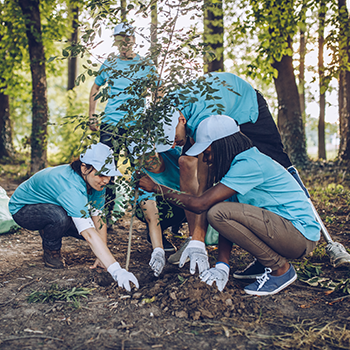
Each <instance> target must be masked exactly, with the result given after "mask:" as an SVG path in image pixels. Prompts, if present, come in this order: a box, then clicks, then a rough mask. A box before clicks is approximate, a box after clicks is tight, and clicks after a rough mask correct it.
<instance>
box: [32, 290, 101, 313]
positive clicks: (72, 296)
mask: <svg viewBox="0 0 350 350" xmlns="http://www.w3.org/2000/svg"><path fill="white" fill-rule="evenodd" d="M93 290H94V288H83V287H78V288H77V287H73V288H71V289H70V288H66V289H65V288H61V289H59V288H58V285H57V284H53V285H52V286H51V287H50V288H49V289H48V290H46V291H33V292H32V293H31V294H30V295H28V297H27V301H28V303H53V302H55V301H65V302H67V303H72V304H73V307H75V308H79V307H80V300H81V299H82V298H84V299H86V298H87V297H88V295H91V293H92V291H93Z"/></svg>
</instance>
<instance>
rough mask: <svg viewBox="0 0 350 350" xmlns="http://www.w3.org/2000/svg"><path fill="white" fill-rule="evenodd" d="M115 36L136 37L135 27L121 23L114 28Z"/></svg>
mask: <svg viewBox="0 0 350 350" xmlns="http://www.w3.org/2000/svg"><path fill="white" fill-rule="evenodd" d="M113 35H126V36H133V35H134V27H133V26H131V25H130V24H128V23H124V22H123V23H119V24H117V25H116V26H115V27H114V31H113Z"/></svg>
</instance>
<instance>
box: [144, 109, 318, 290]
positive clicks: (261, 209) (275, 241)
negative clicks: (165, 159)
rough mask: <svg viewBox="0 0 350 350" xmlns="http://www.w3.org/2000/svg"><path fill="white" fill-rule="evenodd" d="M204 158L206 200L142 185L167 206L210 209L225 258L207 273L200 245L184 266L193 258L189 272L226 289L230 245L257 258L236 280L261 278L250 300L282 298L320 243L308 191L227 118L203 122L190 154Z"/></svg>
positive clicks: (190, 247)
mask: <svg viewBox="0 0 350 350" xmlns="http://www.w3.org/2000/svg"><path fill="white" fill-rule="evenodd" d="M200 153H203V161H204V162H206V163H207V164H208V165H209V169H210V173H209V179H210V180H209V181H210V186H212V187H210V188H209V189H208V190H207V191H206V192H204V194H203V195H201V196H200V197H196V196H191V195H187V194H180V193H173V192H174V191H172V192H170V191H168V190H167V189H166V188H164V187H162V186H159V185H157V184H155V183H153V182H152V181H151V179H150V178H148V177H143V178H141V179H140V187H141V188H144V189H145V190H147V191H153V192H156V193H163V195H164V197H165V198H166V199H167V200H172V201H173V202H174V203H181V205H182V206H183V207H184V208H186V209H187V210H190V211H192V212H194V213H197V214H200V213H203V212H206V211H208V213H207V219H208V222H209V223H210V224H211V225H212V226H213V227H214V228H215V229H216V230H217V231H218V232H219V233H220V237H219V256H218V262H217V263H216V266H215V267H214V268H211V269H209V263H208V257H207V252H206V249H205V245H204V237H203V240H199V239H195V240H193V239H192V241H191V242H190V243H189V244H188V246H187V248H186V249H185V250H184V252H183V254H182V256H181V259H180V267H182V266H183V264H184V262H185V260H186V259H187V258H188V257H189V258H190V271H191V273H194V272H195V269H196V266H197V265H198V269H199V272H200V273H201V275H200V277H201V279H202V281H204V282H206V283H208V284H210V285H212V284H213V283H214V282H215V283H216V286H217V288H218V289H219V290H220V291H222V290H223V289H224V287H225V285H226V283H227V281H228V277H229V270H230V267H229V257H230V252H231V248H232V243H235V244H237V245H239V246H241V247H242V248H243V249H245V250H246V251H248V252H249V253H251V254H252V255H253V256H254V257H255V259H256V260H255V261H254V262H253V263H252V264H251V265H250V266H249V267H248V269H246V270H244V271H236V272H235V273H234V274H233V276H234V277H235V278H240V279H247V278H256V282H254V283H252V284H250V285H248V286H247V287H246V288H245V289H244V290H245V292H246V293H248V294H252V295H272V294H275V293H278V292H279V291H281V290H282V289H283V288H285V287H287V286H288V285H289V284H291V283H293V282H294V281H295V279H296V278H297V275H296V272H295V270H294V268H293V266H292V265H291V264H290V263H289V262H288V259H298V258H302V257H303V256H305V255H307V254H309V253H310V252H311V251H312V250H313V249H314V248H315V246H316V242H317V241H318V240H319V238H320V227H319V224H318V223H317V222H316V220H315V217H314V214H313V211H312V208H311V205H310V203H309V202H308V199H307V198H306V196H305V193H304V192H303V190H302V189H301V187H300V186H299V185H298V183H297V182H296V181H295V180H294V178H293V177H292V176H291V175H290V174H289V173H288V171H286V170H285V169H284V168H283V167H282V166H281V165H280V164H278V163H277V162H275V161H273V160H272V159H271V158H270V157H268V156H266V155H264V154H262V153H260V152H259V151H258V149H257V148H255V147H253V146H252V143H251V141H250V139H249V138H247V137H246V136H245V135H244V134H242V133H241V132H240V131H239V127H238V126H237V124H236V122H235V121H234V120H233V119H232V118H230V117H227V116H222V115H215V116H211V117H209V118H207V119H205V120H203V121H202V122H201V123H200V124H199V126H198V130H197V139H196V143H195V144H194V145H193V146H192V147H191V148H190V149H189V150H188V151H187V152H186V154H187V155H190V156H196V155H198V154H200Z"/></svg>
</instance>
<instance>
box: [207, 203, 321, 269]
mask: <svg viewBox="0 0 350 350" xmlns="http://www.w3.org/2000/svg"><path fill="white" fill-rule="evenodd" d="M207 217H208V221H209V223H210V225H212V226H213V227H214V228H215V229H216V230H217V231H218V232H219V233H220V235H222V236H224V237H225V238H226V239H228V240H229V241H231V242H233V243H236V244H237V245H239V246H240V247H242V248H243V249H245V250H246V251H247V252H249V253H251V254H252V255H253V256H255V257H256V258H257V260H258V261H259V262H260V263H261V264H263V265H264V266H266V267H269V268H271V269H272V271H275V270H277V269H278V268H280V267H282V266H283V265H284V264H285V263H286V262H287V259H299V258H302V257H304V256H305V255H307V254H309V253H310V252H312V251H313V250H314V248H315V247H316V242H313V241H310V240H308V239H307V238H305V237H304V236H303V235H302V234H301V233H300V232H299V231H298V230H297V229H296V228H295V227H294V226H293V224H292V223H291V222H290V221H289V220H287V219H284V218H282V217H281V216H279V215H277V214H274V213H272V212H271V211H268V210H265V209H262V208H258V207H254V206H252V205H248V204H242V203H230V202H222V203H218V204H216V205H214V206H213V207H212V208H211V209H210V210H209V211H208V214H207Z"/></svg>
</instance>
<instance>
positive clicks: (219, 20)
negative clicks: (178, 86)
mask: <svg viewBox="0 0 350 350" xmlns="http://www.w3.org/2000/svg"><path fill="white" fill-rule="evenodd" d="M222 6H223V3H222V0H219V1H215V3H214V2H213V1H210V0H204V20H203V22H204V33H203V41H204V43H206V44H208V45H209V48H210V50H211V51H212V52H213V53H215V58H214V59H213V60H212V58H210V57H206V58H205V62H204V72H205V73H208V72H223V71H224V12H223V7H222Z"/></svg>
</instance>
